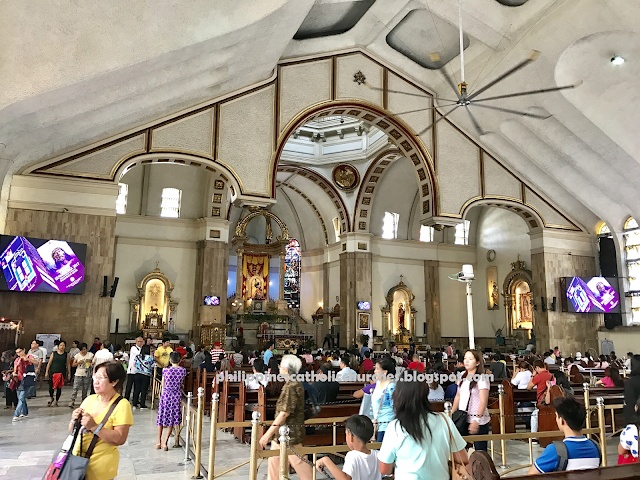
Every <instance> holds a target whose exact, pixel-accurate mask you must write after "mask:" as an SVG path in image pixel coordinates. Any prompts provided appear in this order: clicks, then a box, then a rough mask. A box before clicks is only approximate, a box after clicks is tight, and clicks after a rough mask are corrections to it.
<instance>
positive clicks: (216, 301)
mask: <svg viewBox="0 0 640 480" xmlns="http://www.w3.org/2000/svg"><path fill="white" fill-rule="evenodd" d="M204 304H205V305H209V306H215V305H220V297H216V296H213V295H212V296H206V297H204Z"/></svg>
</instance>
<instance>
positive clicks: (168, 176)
mask: <svg viewBox="0 0 640 480" xmlns="http://www.w3.org/2000/svg"><path fill="white" fill-rule="evenodd" d="M207 177H208V174H204V175H203V173H202V171H201V170H199V169H197V168H192V167H188V166H184V165H169V164H167V165H153V166H152V167H151V168H150V169H149V188H148V196H147V200H146V203H147V210H146V213H147V215H149V216H157V217H159V216H160V212H161V205H162V189H164V188H177V189H179V190H181V191H182V197H181V202H180V218H183V219H189V218H191V219H195V218H202V217H203V216H205V212H204V202H203V198H204V197H205V195H206V192H207ZM123 178H124V177H123Z"/></svg>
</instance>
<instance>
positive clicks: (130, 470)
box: [0, 388, 617, 480]
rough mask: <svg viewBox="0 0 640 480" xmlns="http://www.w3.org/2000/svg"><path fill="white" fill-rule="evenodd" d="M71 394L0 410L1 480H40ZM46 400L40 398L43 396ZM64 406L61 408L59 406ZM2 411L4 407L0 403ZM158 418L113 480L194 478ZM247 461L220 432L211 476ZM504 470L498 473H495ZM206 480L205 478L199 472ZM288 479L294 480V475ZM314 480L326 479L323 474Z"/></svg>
mask: <svg viewBox="0 0 640 480" xmlns="http://www.w3.org/2000/svg"><path fill="white" fill-rule="evenodd" d="M70 393H71V391H70V389H67V388H65V389H64V390H63V394H62V398H61V400H60V404H61V406H60V407H57V408H56V407H47V403H46V402H47V400H48V397H47V396H46V395H47V394H46V391H42V392H39V395H38V397H37V398H35V399H31V400H29V402H28V404H29V418H28V419H25V420H23V421H21V422H15V423H12V422H11V417H12V413H11V411H10V410H3V409H2V407H0V432H1V433H0V480H5V479H6V480H13V479H16V480H17V479H20V480H30V479H34V480H40V479H41V478H42V476H43V475H44V473H45V471H46V469H47V466H48V465H49V463H50V462H51V459H52V457H53V455H54V454H55V453H56V452H57V451H58V449H59V448H60V446H61V445H62V442H63V441H64V439H65V438H66V436H67V430H66V429H67V424H68V422H69V419H70V415H71V409H70V408H68V407H67V406H66V405H67V404H68V401H69V395H70ZM43 394H44V395H43ZM62 405H64V406H62ZM2 406H4V401H3V402H2ZM155 420H156V412H155V411H153V410H144V411H141V410H134V422H135V425H134V426H133V427H132V429H131V431H130V433H129V438H128V440H127V442H126V443H125V445H123V446H121V447H120V449H119V451H120V465H119V470H118V476H117V478H118V479H119V480H167V479H169V480H188V479H191V477H192V476H193V474H194V466H193V461H191V462H189V463H188V464H187V465H184V464H183V460H184V449H183V448H175V449H174V448H171V446H172V445H173V440H171V441H170V442H169V446H170V448H169V451H168V452H164V451H162V450H154V449H153V445H154V444H155V441H156V435H157V427H156V423H155ZM209 434H210V429H209V422H208V418H207V417H205V421H204V424H203V448H202V463H203V465H205V466H206V465H207V463H208V460H207V459H208V455H209ZM607 444H608V453H609V455H608V457H609V464H610V465H613V464H615V462H616V461H617V452H616V448H617V447H616V445H617V438H616V439H612V440H610V441H609V442H607ZM495 447H496V458H495V460H496V464H497V465H499V464H500V456H499V453H498V452H499V448H500V445H499V443H496V446H495ZM507 452H508V462H507V463H508V468H509V467H514V466H517V465H524V464H527V463H528V462H529V449H528V444H526V443H523V442H516V441H509V442H508V443H507ZM541 453H542V448H540V447H538V446H534V452H533V455H534V458H536V457H537V456H539V455H540V454H541ZM248 459H249V447H248V446H247V445H241V444H239V443H238V442H237V441H236V440H235V439H234V438H233V436H232V435H230V434H227V433H224V432H221V431H218V436H217V442H216V462H215V472H216V473H217V474H219V473H221V472H223V471H224V470H227V469H228V468H231V467H232V466H234V465H238V464H240V463H242V462H244V461H246V460H248ZM501 470H502V469H501V468H500V467H499V468H498V471H499V472H500V471H501ZM524 473H526V469H523V470H518V471H517V472H514V473H513V474H511V475H507V476H514V475H522V474H524ZM202 474H203V475H204V476H205V478H206V472H204V470H203V472H202ZM248 477H249V467H248V465H245V466H243V467H241V468H239V469H237V470H235V471H233V472H231V473H229V474H226V475H224V477H222V478H223V479H224V478H243V479H246V478H248ZM266 478H267V467H266V463H264V464H262V466H261V468H260V469H259V472H258V479H260V480H266ZM291 478H292V479H297V478H298V477H297V476H295V475H292V476H291ZM318 478H320V479H322V478H324V477H323V476H322V475H321V474H319V475H318Z"/></svg>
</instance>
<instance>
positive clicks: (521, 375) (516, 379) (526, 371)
mask: <svg viewBox="0 0 640 480" xmlns="http://www.w3.org/2000/svg"><path fill="white" fill-rule="evenodd" d="M531 375H532V373H531V367H530V366H529V364H528V363H527V362H520V363H519V364H518V366H517V367H516V368H515V369H514V370H513V377H512V378H511V384H512V385H514V386H516V387H517V388H518V390H526V389H527V385H529V381H530V380H531Z"/></svg>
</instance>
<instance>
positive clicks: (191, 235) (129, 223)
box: [116, 215, 200, 248]
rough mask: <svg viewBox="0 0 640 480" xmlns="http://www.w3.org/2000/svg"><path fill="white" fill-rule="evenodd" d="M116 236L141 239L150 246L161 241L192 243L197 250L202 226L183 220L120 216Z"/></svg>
mask: <svg viewBox="0 0 640 480" xmlns="http://www.w3.org/2000/svg"><path fill="white" fill-rule="evenodd" d="M116 235H117V236H118V237H119V238H120V239H122V238H126V239H140V240H142V241H143V242H149V244H153V242H157V241H161V240H166V241H169V242H182V243H184V242H191V243H192V244H193V246H192V248H195V242H196V241H198V240H199V239H200V225H199V223H198V222H197V221H196V220H188V219H181V218H162V217H141V216H138V215H118V216H117V217H116Z"/></svg>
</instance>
